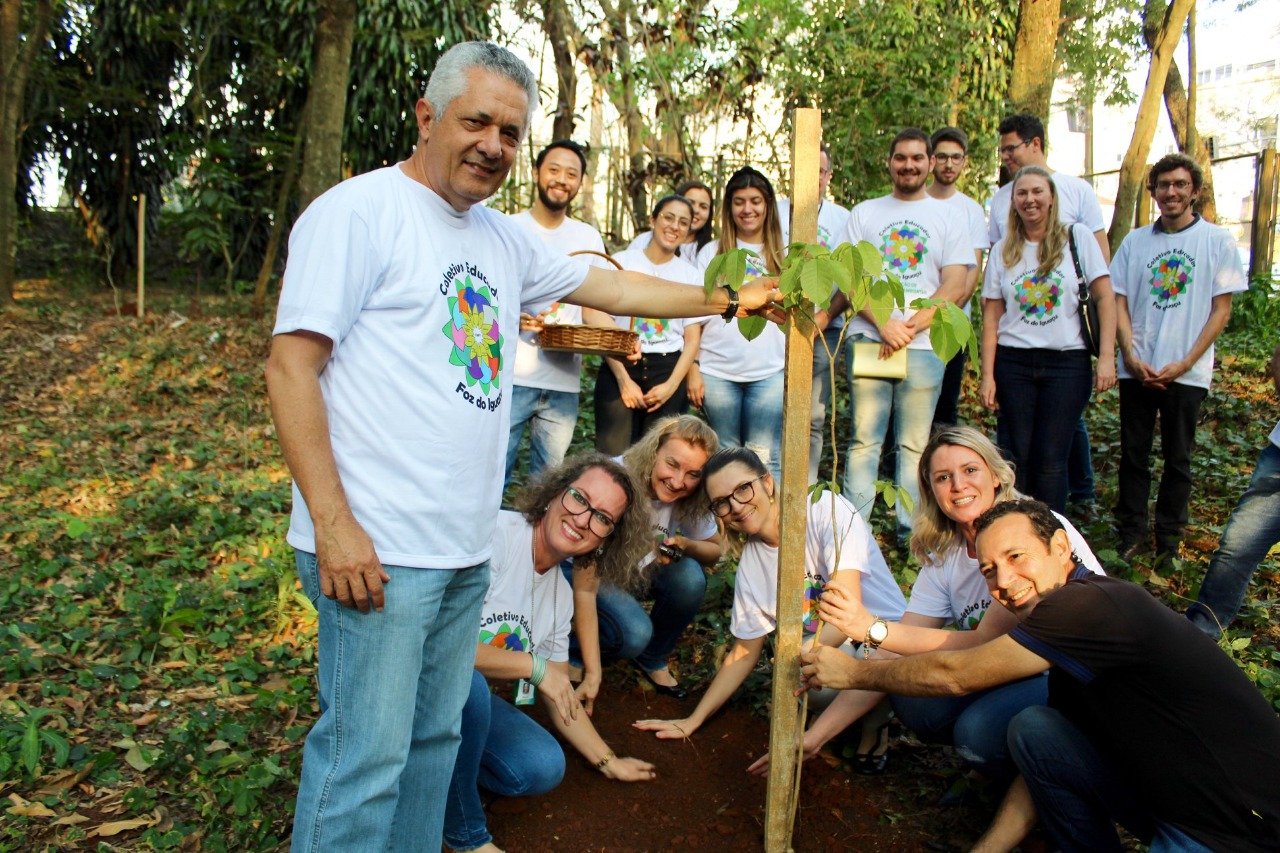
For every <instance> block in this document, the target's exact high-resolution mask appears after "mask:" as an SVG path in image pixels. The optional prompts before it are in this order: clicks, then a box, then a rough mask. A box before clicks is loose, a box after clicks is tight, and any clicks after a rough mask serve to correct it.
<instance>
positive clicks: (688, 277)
mask: <svg viewBox="0 0 1280 853" xmlns="http://www.w3.org/2000/svg"><path fill="white" fill-rule="evenodd" d="M692 219H693V207H692V205H690V203H689V201H688V199H685V198H682V197H681V196H678V195H669V196H667V197H666V198H664V199H662V200H661V201H659V202H658V203H657V204H656V205H655V206H654V208H653V228H654V230H653V239H652V240H650V241H649V244H648V245H647V246H645V247H644V249H627V250H626V251H623V252H619V253H618V254H617V255H616V256H615V257H614V260H615V261H617V262H618V264H619V265H620V266H621V267H622V268H623V269H625V270H634V271H636V272H642V273H647V274H649V275H652V276H657V277H658V278H664V279H666V280H667V281H678V282H680V283H681V284H701V283H702V274H701V273H699V272H698V270H697V269H696V268H695V267H694V266H693V265H692V264H689V263H687V262H685V261H683V260H681V259H680V258H678V257H677V256H676V252H677V251H679V249H680V244H681V242H682V241H683V240H684V238H685V236H686V235H687V234H688V233H689V223H690V222H691V221H692ZM613 321H614V322H615V323H617V325H618V326H619V327H620V328H623V329H630V330H631V331H633V332H636V333H637V334H638V335H639V336H640V358H639V360H637V361H624V360H622V359H618V358H605V359H604V360H603V361H602V362H601V363H600V369H599V372H598V373H597V374H596V388H595V411H596V450H599V451H600V452H601V453H607V454H609V455H610V456H617V455H618V454H619V453H622V451H624V450H626V449H627V448H628V447H630V446H631V445H632V444H635V443H636V442H637V441H639V440H640V438H641V436H643V435H644V434H645V433H646V432H648V431H649V428H650V427H652V426H653V425H654V424H655V423H657V422H658V421H660V420H661V419H663V418H665V417H669V416H671V415H682V414H684V413H685V412H686V411H687V410H688V408H689V399H688V395H687V394H686V392H685V377H686V376H687V375H688V373H689V368H690V367H691V366H692V365H693V362H694V360H695V359H697V357H698V344H699V342H700V341H701V340H702V325H701V322H700V321H697V320H682V319H676V320H657V319H653V318H651V317H614V318H613Z"/></svg>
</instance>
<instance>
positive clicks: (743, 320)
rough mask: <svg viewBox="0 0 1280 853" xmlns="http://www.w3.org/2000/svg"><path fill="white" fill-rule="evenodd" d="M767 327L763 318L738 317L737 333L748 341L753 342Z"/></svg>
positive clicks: (766, 322) (767, 322)
mask: <svg viewBox="0 0 1280 853" xmlns="http://www.w3.org/2000/svg"><path fill="white" fill-rule="evenodd" d="M768 325H769V321H768V320H766V319H765V318H763V317H739V318H738V331H739V332H741V333H742V336H743V337H744V338H746V339H747V340H749V341H754V340H755V339H756V338H758V337H760V334H761V333H762V332H763V331H764V330H765V327H766V326H768Z"/></svg>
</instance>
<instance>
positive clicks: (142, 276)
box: [137, 193, 147, 319]
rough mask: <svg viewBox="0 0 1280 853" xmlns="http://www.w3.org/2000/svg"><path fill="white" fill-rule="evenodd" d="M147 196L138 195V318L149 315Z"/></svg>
mask: <svg viewBox="0 0 1280 853" xmlns="http://www.w3.org/2000/svg"><path fill="white" fill-rule="evenodd" d="M146 270H147V194H146V193H138V298H137V303H138V318H139V319H141V318H142V317H143V316H145V315H146V313H147V288H146V283H145V282H146V275H147V272H146Z"/></svg>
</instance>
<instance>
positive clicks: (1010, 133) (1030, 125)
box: [987, 113, 1111, 506]
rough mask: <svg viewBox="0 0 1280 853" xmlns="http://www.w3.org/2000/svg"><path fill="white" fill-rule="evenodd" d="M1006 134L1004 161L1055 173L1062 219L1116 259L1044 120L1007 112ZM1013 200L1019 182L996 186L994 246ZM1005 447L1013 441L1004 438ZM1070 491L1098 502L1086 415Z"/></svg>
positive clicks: (1082, 184) (1090, 197) (1087, 187)
mask: <svg viewBox="0 0 1280 853" xmlns="http://www.w3.org/2000/svg"><path fill="white" fill-rule="evenodd" d="M997 130H998V131H999V133H1000V162H1001V164H1003V165H1004V167H1005V168H1006V169H1008V171H1009V174H1010V175H1013V174H1016V173H1017V171H1018V170H1019V169H1021V168H1022V167H1023V166H1039V167H1040V168H1042V169H1044V170H1045V171H1047V172H1048V173H1049V177H1050V179H1051V180H1052V181H1053V185H1054V187H1055V188H1056V189H1057V191H1058V218H1059V219H1060V220H1062V224H1063V225H1066V226H1067V227H1068V228H1070V227H1071V225H1072V224H1073V223H1076V222H1079V223H1080V224H1081V225H1084V226H1085V227H1086V228H1088V229H1089V230H1090V231H1091V232H1093V239H1095V240H1097V241H1098V248H1100V249H1101V250H1102V259H1103V260H1104V261H1110V260H1111V245H1110V244H1109V243H1108V242H1107V231H1106V224H1105V223H1104V222H1103V221H1102V207H1101V206H1100V205H1099V204H1098V194H1097V193H1096V192H1094V190H1093V185H1092V184H1090V183H1089V182H1088V181H1085V180H1082V179H1080V178H1077V177H1075V176H1074V175H1067V174H1063V173H1062V172H1057V171H1054V170H1053V169H1051V168H1050V167H1049V161H1048V159H1047V156H1048V150H1049V148H1048V143H1047V141H1046V137H1045V133H1044V122H1042V121H1040V119H1039V118H1037V117H1036V116H1033V115H1030V114H1028V113H1015V114H1014V115H1011V116H1006V117H1005V118H1004V120H1003V121H1001V122H1000V126H999V127H998V128H997ZM1012 200H1013V182H1012V181H1010V182H1009V183H1007V184H1005V185H1004V186H1002V187H1000V189H998V190H996V193H995V195H993V196H992V197H991V219H990V221H989V222H988V224H987V237H988V238H989V239H990V240H991V245H993V246H994V245H995V243H996V241H997V240H999V239H1000V238H1001V237H1003V236H1004V235H1005V231H1006V230H1007V229H1008V227H1009V210H1010V207H1011V202H1012ZM999 443H1000V446H1001V447H1007V446H1009V442H1008V441H1006V440H1004V437H1003V436H1001V440H1000V442H999ZM1067 489H1068V493H1069V494H1068V497H1069V499H1070V500H1071V502H1072V503H1077V504H1085V505H1090V506H1092V505H1093V503H1094V488H1093V458H1092V455H1091V452H1090V449H1089V431H1088V429H1086V427H1085V423H1084V416H1083V415H1081V416H1080V420H1079V422H1078V423H1077V424H1076V432H1075V435H1074V436H1072V439H1071V453H1070V455H1069V456H1068V458H1067Z"/></svg>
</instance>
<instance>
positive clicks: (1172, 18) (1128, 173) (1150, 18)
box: [1107, 0, 1193, 253]
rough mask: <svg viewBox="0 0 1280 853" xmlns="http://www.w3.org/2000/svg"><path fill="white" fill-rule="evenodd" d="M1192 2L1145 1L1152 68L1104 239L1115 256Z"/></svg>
mask: <svg viewBox="0 0 1280 853" xmlns="http://www.w3.org/2000/svg"><path fill="white" fill-rule="evenodd" d="M1192 2H1193V0H1172V2H1168V3H1166V2H1165V0H1147V5H1146V8H1145V10H1144V11H1143V20H1144V22H1149V23H1144V29H1145V26H1151V27H1152V29H1153V31H1154V33H1155V35H1154V38H1153V39H1152V47H1151V67H1150V69H1149V70H1148V72H1147V83H1146V86H1144V87H1143V90H1142V98H1141V99H1140V100H1139V101H1138V116H1137V118H1136V119H1135V120H1134V125H1133V137H1132V138H1131V139H1130V140H1129V148H1128V150H1127V151H1125V154H1124V159H1123V160H1122V161H1121V162H1120V182H1119V186H1118V187H1117V188H1116V208H1115V213H1114V214H1113V215H1112V218H1111V227H1110V228H1109V229H1108V230H1107V239H1108V240H1109V241H1110V243H1111V251H1112V252H1113V253H1114V252H1115V251H1116V249H1118V248H1119V247H1120V241H1122V240H1123V239H1124V238H1125V235H1126V234H1128V233H1129V231H1130V229H1131V228H1132V227H1133V212H1134V206H1135V205H1136V204H1137V201H1138V196H1139V195H1140V194H1141V193H1142V183H1143V178H1145V177H1146V170H1147V154H1149V153H1150V152H1151V140H1152V138H1153V137H1154V136H1155V132H1156V122H1157V120H1158V119H1159V117H1160V102H1161V100H1162V99H1163V95H1164V85H1165V78H1166V77H1167V76H1168V73H1169V66H1170V65H1171V64H1172V63H1173V52H1174V50H1176V49H1177V47H1178V41H1179V40H1180V39H1181V38H1182V27H1183V25H1184V24H1185V23H1186V22H1187V14H1188V13H1189V12H1190V11H1191V4H1192Z"/></svg>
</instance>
